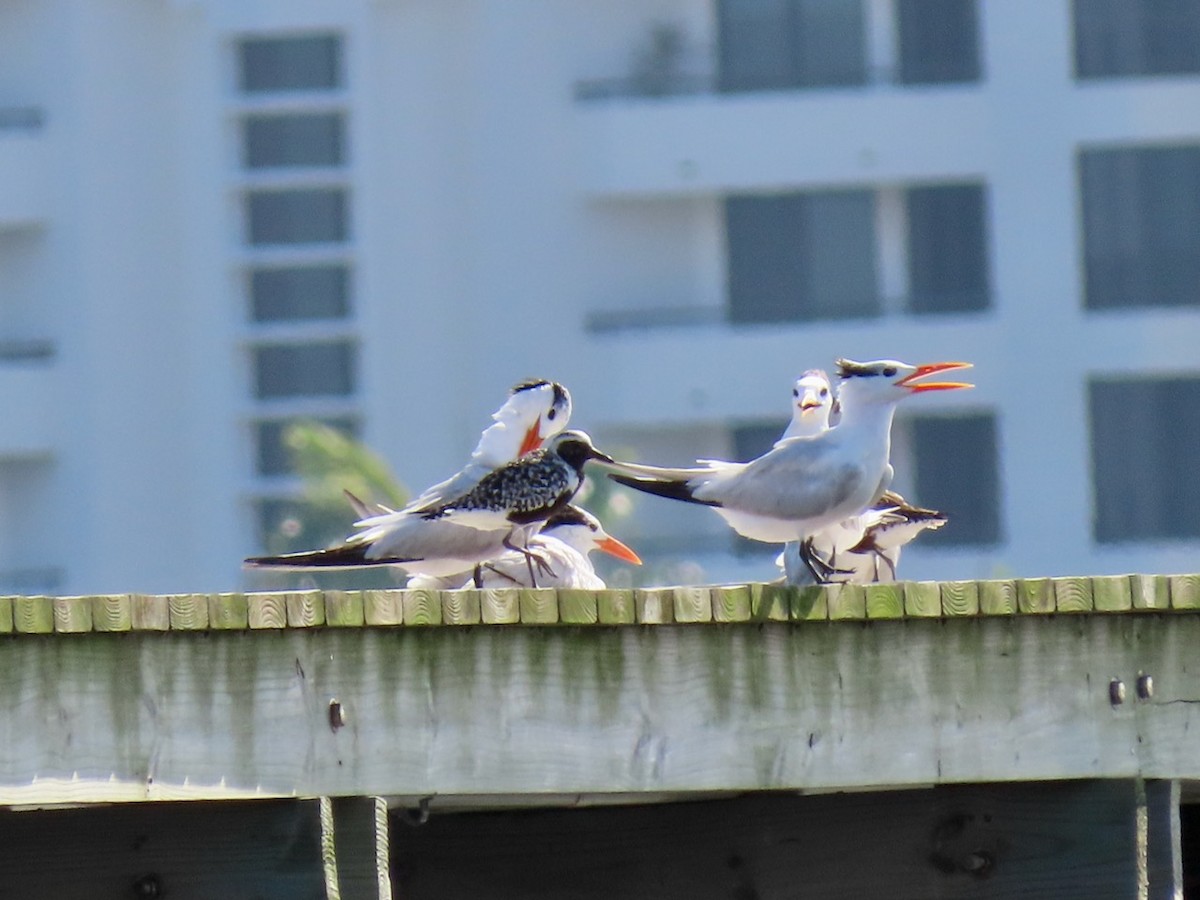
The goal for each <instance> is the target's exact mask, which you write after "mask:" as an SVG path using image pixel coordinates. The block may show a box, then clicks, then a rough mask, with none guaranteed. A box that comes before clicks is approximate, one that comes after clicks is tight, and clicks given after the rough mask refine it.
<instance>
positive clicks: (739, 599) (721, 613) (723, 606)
mask: <svg viewBox="0 0 1200 900" xmlns="http://www.w3.org/2000/svg"><path fill="white" fill-rule="evenodd" d="M710 603H711V604H712V617H713V621H714V622H748V621H750V586H749V585H747V584H727V585H722V586H720V587H714V588H713V589H712V591H711V596H710Z"/></svg>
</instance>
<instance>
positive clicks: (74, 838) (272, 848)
mask: <svg viewBox="0 0 1200 900" xmlns="http://www.w3.org/2000/svg"><path fill="white" fill-rule="evenodd" d="M160 640H161V638H160ZM315 809H316V804H315V803H312V802H305V801H298V800H274V801H262V800H252V801H243V802H239V803H127V804H119V805H115V806H100V807H92V808H74V809H47V810H37V811H18V812H14V811H12V810H7V809H5V810H0V841H2V842H3V846H4V855H5V858H6V859H8V860H10V861H12V862H14V863H16V862H17V861H19V864H14V865H11V866H9V868H10V869H11V871H7V872H5V874H4V885H3V887H0V894H2V895H3V896H4V897H12V898H25V897H29V898H50V897H53V898H54V900H92V898H96V897H111V898H149V897H162V898H167V900H210V898H214V897H221V898H228V900H253V898H259V900H294V898H300V897H303V898H317V897H323V896H324V889H323V883H322V878H321V867H320V853H319V845H318V836H319V835H318V830H317V818H316V815H315Z"/></svg>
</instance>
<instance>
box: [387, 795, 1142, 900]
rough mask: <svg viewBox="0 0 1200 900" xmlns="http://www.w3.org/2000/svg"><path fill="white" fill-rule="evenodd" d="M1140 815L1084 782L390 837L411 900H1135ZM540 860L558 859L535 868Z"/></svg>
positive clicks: (598, 815) (610, 814) (553, 814)
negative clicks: (540, 850)
mask: <svg viewBox="0 0 1200 900" xmlns="http://www.w3.org/2000/svg"><path fill="white" fill-rule="evenodd" d="M1135 810H1136V803H1135V795H1134V789H1133V786H1132V784H1131V783H1130V782H1129V781H1121V782H1116V783H1106V782H1103V781H1083V782H1073V783H1065V784H1047V785H1005V786H992V787H976V786H969V787H967V786H964V787H953V788H938V789H926V790H913V791H893V792H883V793H872V794H841V795H826V796H812V797H808V796H804V797H795V796H750V797H740V798H734V799H721V800H708V801H703V802H696V803H676V804H659V805H654V806H633V807H613V808H593V809H584V810H523V811H508V812H485V813H466V814H455V815H443V816H438V815H436V814H435V815H433V816H432V817H431V818H430V820H429V822H428V823H427V824H426V825H424V826H422V827H420V828H417V829H409V828H406V826H404V825H400V824H397V825H395V826H394V828H395V830H397V831H398V832H399V833H400V834H402V835H403V840H401V841H400V842H398V844H397V847H396V856H395V883H396V890H397V895H398V896H400V897H404V898H408V900H425V898H438V900H475V898H480V897H514V898H515V897H522V898H530V897H536V898H551V897H553V898H556V900H608V898H613V897H621V898H641V897H654V898H656V900H729V898H733V900H755V898H763V900H766V898H800V897H804V898H810V897H811V898H821V900H862V898H934V897H936V898H940V900H956V898H964V900H965V898H982V897H994V898H1017V900H1021V898H1024V900H1035V898H1038V900H1040V898H1051V897H1053V898H1057V900H1127V898H1130V897H1134V896H1136V887H1137V863H1138V860H1139V848H1138V846H1137V841H1136V838H1135V834H1134V828H1133V821H1134V817H1135ZM531 846H532V847H554V848H555V852H553V853H548V854H544V855H541V856H539V858H538V863H537V865H536V866H532V865H530V864H529V859H528V856H527V848H529V847H531ZM464 860H470V864H469V865H466V864H464ZM583 873H586V874H583Z"/></svg>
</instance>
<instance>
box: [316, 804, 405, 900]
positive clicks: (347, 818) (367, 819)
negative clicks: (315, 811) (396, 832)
mask: <svg viewBox="0 0 1200 900" xmlns="http://www.w3.org/2000/svg"><path fill="white" fill-rule="evenodd" d="M376 803H377V798H375V797H334V798H332V800H331V803H330V805H331V806H332V807H333V835H332V836H333V849H334V863H335V869H336V880H337V885H336V886H337V895H338V900H391V896H392V893H391V873H390V871H389V860H388V858H387V854H386V853H384V854H382V858H381V854H380V853H379V849H380V847H381V846H382V847H384V848H386V847H387V845H388V818H387V815H386V813H385V814H384V815H382V816H377V815H376Z"/></svg>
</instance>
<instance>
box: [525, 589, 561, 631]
mask: <svg viewBox="0 0 1200 900" xmlns="http://www.w3.org/2000/svg"><path fill="white" fill-rule="evenodd" d="M517 605H518V607H519V609H520V613H521V622H522V624H525V625H555V624H557V623H558V592H557V591H556V590H555V589H554V588H518V589H517Z"/></svg>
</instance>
